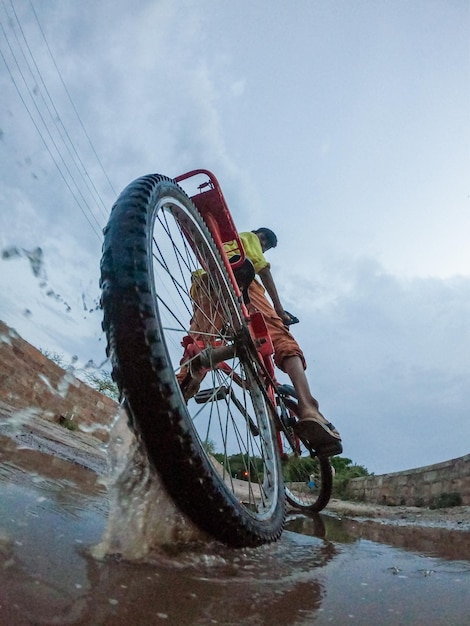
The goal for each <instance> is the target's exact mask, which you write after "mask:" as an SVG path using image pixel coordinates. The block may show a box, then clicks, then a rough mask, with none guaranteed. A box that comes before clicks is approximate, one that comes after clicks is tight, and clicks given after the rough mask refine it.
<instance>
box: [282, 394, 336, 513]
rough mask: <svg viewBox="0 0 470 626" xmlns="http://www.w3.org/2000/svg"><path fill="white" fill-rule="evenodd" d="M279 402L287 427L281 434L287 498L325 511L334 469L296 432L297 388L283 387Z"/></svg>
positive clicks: (310, 507) (298, 505)
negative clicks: (295, 397) (295, 398)
mask: <svg viewBox="0 0 470 626" xmlns="http://www.w3.org/2000/svg"><path fill="white" fill-rule="evenodd" d="M279 391H280V393H279V396H278V405H279V408H280V414H281V421H282V423H283V427H284V429H283V430H281V431H280V433H279V437H280V440H281V447H282V450H283V454H282V459H281V466H282V473H283V478H284V486H285V492H286V498H287V501H288V502H289V504H291V505H292V506H294V507H296V508H298V509H303V510H308V511H316V512H318V511H321V510H322V509H324V508H325V506H326V505H327V504H328V502H329V500H330V497H331V490H332V487H333V470H332V467H331V463H330V459H329V458H328V457H327V456H316V454H315V453H314V452H312V450H311V448H310V447H309V446H308V445H306V443H304V442H302V441H301V440H300V439H299V438H298V437H296V436H295V434H294V431H293V428H292V426H293V425H294V424H295V420H296V409H297V403H296V401H295V400H294V399H292V398H293V397H294V394H295V391H294V389H293V388H291V387H290V386H289V385H282V386H281V387H280V388H279Z"/></svg>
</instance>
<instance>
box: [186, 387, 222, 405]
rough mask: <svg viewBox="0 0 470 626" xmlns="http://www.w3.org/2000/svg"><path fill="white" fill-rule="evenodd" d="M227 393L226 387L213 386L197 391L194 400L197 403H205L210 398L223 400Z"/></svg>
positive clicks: (210, 399)
mask: <svg viewBox="0 0 470 626" xmlns="http://www.w3.org/2000/svg"><path fill="white" fill-rule="evenodd" d="M227 394H228V389H227V387H224V386H223V385H222V386H220V387H218V388H215V387H213V388H212V389H203V390H202V391H198V392H197V394H196V395H195V396H194V400H195V401H196V403H197V404H205V403H206V402H209V401H212V400H225V398H226V397H227Z"/></svg>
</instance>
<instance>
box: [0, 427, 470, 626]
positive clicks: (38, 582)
mask: <svg viewBox="0 0 470 626" xmlns="http://www.w3.org/2000/svg"><path fill="white" fill-rule="evenodd" d="M115 461H116V459H115ZM126 463H127V462H126ZM126 463H125V465H126ZM90 466H93V467H95V466H96V465H94V464H93V463H91V464H90ZM137 478H138V477H137ZM136 480H137V479H136ZM139 481H140V479H139V480H138V481H137V483H138V484H142V485H144V484H145V481H144V482H142V481H140V483H139ZM118 493H119V491H114V492H112V493H111V501H112V499H113V498H116V500H117V499H118V498H117V494H118ZM113 494H114V495H113ZM134 496H135V500H134V501H127V502H122V503H121V505H120V507H118V506H117V502H114V504H112V505H111V507H109V502H110V500H109V493H108V492H107V491H106V490H105V488H104V486H103V484H102V479H101V478H100V477H98V476H97V475H96V474H95V473H94V472H93V471H91V470H90V469H87V468H85V467H82V466H81V465H79V464H76V463H71V462H67V461H65V460H63V459H60V458H57V457H53V456H51V455H49V454H48V455H46V454H43V453H41V452H38V451H34V450H27V449H17V447H16V443H15V442H13V441H11V440H9V439H6V438H1V437H0V564H1V566H0V623H1V624H7V625H8V626H27V625H28V626H31V625H32V624H34V625H40V624H41V625H42V624H48V625H50V624H58V625H66V624H74V625H78V626H80V625H83V626H88V625H95V624H100V625H103V626H105V625H106V626H113V625H116V626H117V625H120V624H132V625H133V626H134V625H136V626H140V625H142V626H143V625H146V626H147V625H152V624H159V623H162V622H163V623H166V624H175V625H178V626H180V625H182V626H184V625H186V624H188V625H189V624H195V625H198V624H201V625H203V624H211V623H218V624H226V625H228V624H233V625H238V624H241V623H243V624H270V625H272V626H278V625H279V626H281V625H289V624H292V625H299V626H301V625H304V626H305V625H307V624H308V625H309V624H312V623H313V622H315V625H316V626H318V625H321V624H327V623H331V622H333V623H339V624H343V623H357V624H379V623H380V624H381V625H384V626H392V625H393V626H394V625H396V624H411V623H426V624H427V626H432V625H433V624H464V623H466V621H465V620H466V619H467V617H468V613H469V611H470V606H469V599H468V593H467V589H468V582H469V577H470V563H469V562H468V561H463V560H462V555H460V557H459V558H460V561H452V562H449V561H444V560H442V559H438V558H435V557H432V558H431V557H428V556H426V555H427V554H430V553H431V552H432V553H433V554H436V551H435V550H434V551H431V550H428V548H429V543H426V542H429V541H438V543H439V547H440V546H443V545H446V542H445V537H444V534H445V531H442V530H439V533H443V535H442V536H441V535H439V538H438V539H436V537H433V538H431V539H430V538H429V537H430V535H429V534H428V533H429V531H433V530H436V529H425V531H422V530H421V529H417V528H413V529H410V528H404V527H399V528H397V527H385V525H384V524H381V523H359V522H355V521H352V520H342V521H341V520H339V519H337V518H334V517H330V516H328V515H322V516H318V515H312V516H306V515H301V514H299V513H294V514H291V515H289V517H288V520H287V523H286V532H285V533H284V534H283V536H282V538H281V540H280V541H279V542H278V543H276V544H272V545H268V546H262V547H259V548H253V549H244V550H233V549H229V548H226V547H224V546H221V545H220V544H217V543H215V542H208V541H206V540H203V539H202V538H201V537H199V541H198V542H195V541H194V540H193V541H192V543H180V544H179V545H175V546H174V548H173V549H172V550H169V549H167V550H166V551H164V550H163V549H162V548H159V547H158V546H157V545H155V544H156V542H153V544H152V543H148V545H146V546H145V550H142V551H141V555H140V557H138V558H137V557H135V558H133V559H132V560H129V558H128V559H126V560H125V559H123V558H118V557H116V556H114V557H113V556H105V553H106V550H104V551H102V556H103V558H101V559H96V558H93V557H92V551H93V548H94V547H96V545H97V544H98V545H99V546H101V547H103V545H108V547H109V544H106V538H108V539H109V537H110V534H109V532H110V531H109V529H110V528H114V529H115V528H116V526H118V527H119V528H120V529H121V531H122V533H124V531H125V525H126V523H127V521H129V520H131V521H132V516H131V517H126V516H125V509H126V507H133V506H136V507H138V506H139V502H138V500H139V499H141V498H142V497H144V498H145V494H142V493H141V492H140V491H139V490H138V489H137V491H136V493H135V494H134ZM145 506H147V505H145ZM147 510H149V509H147ZM119 515H123V520H124V521H123V520H114V521H112V520H111V519H109V518H113V517H114V516H119ZM137 518H138V519H140V520H141V521H142V520H145V519H146V517H145V516H143V517H142V518H140V517H139V516H137ZM110 523H111V524H110ZM163 523H164V518H163ZM156 528H157V527H156V526H155V527H153V528H152V530H153V531H155V530H156ZM144 530H145V529H144ZM135 531H136V529H135V528H134V531H133V532H134V533H135V534H134V540H135V537H137V536H138V533H136V532H135ZM408 531H413V533H412V534H410V535H408V538H405V534H406V533H407V532H408ZM147 532H148V531H147ZM423 532H424V534H423ZM148 534H150V533H148ZM458 535H459V538H460V539H461V542H460V545H461V546H462V545H465V543H462V541H463V537H464V535H465V533H462V534H458ZM111 536H113V535H112V533H111ZM114 536H116V535H114ZM103 537H104V539H103ZM142 537H143V540H144V541H146V535H145V533H144V534H143V535H142ZM411 537H413V542H414V543H413V542H412V541H411ZM423 537H428V539H426V540H424V539H423ZM466 537H468V535H467V536H466ZM193 539H194V537H193ZM382 541H385V542H387V543H388V544H390V545H397V546H399V547H400V548H401V547H406V549H407V550H406V551H405V550H401V549H397V548H392V547H389V546H387V545H382V544H381V543H377V542H382ZM421 541H424V542H425V543H420V542H421ZM454 541H455V539H454ZM99 542H100V543H99ZM417 549H418V550H420V552H422V553H423V554H420V555H416V554H415V553H413V552H411V550H417ZM446 554H447V553H446ZM447 556H449V558H454V557H453V556H452V555H451V554H450V553H449V554H447Z"/></svg>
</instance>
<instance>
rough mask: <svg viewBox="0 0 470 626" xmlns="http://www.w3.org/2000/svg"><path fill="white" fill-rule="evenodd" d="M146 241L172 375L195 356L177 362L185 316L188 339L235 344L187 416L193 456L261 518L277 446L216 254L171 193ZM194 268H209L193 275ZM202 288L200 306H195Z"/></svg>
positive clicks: (270, 502)
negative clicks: (196, 450) (195, 450)
mask: <svg viewBox="0 0 470 626" xmlns="http://www.w3.org/2000/svg"><path fill="white" fill-rule="evenodd" d="M150 245H151V250H152V256H153V277H152V288H153V290H154V294H153V295H154V301H155V302H157V306H158V317H159V321H160V327H161V329H162V333H163V337H164V341H165V344H166V350H167V354H168V359H169V361H170V362H171V364H172V367H173V373H174V375H175V376H177V375H178V374H179V375H180V377H181V375H182V372H185V371H186V376H185V378H186V379H187V375H188V371H187V370H190V371H191V372H192V373H193V375H194V373H195V371H194V370H196V375H197V373H198V372H197V369H198V368H196V367H195V363H197V360H196V359H193V360H191V359H188V361H187V362H183V363H181V359H182V356H183V348H182V346H181V341H182V339H183V338H184V337H185V336H187V335H188V334H189V331H190V321H191V318H195V319H196V320H199V321H200V326H198V327H197V328H196V327H194V324H193V328H192V333H191V336H192V337H193V338H195V339H198V340H200V341H203V342H204V344H205V345H209V344H211V343H212V342H214V341H217V342H218V343H219V344H221V345H232V344H234V345H236V347H237V354H236V355H235V356H232V357H231V358H230V359H227V360H226V361H225V364H226V367H225V366H224V367H223V368H217V369H209V370H208V371H207V373H206V374H205V376H204V378H203V380H202V382H201V384H200V388H199V390H198V393H197V395H196V396H193V397H191V398H189V399H188V401H187V408H186V411H187V419H188V424H190V427H191V428H192V429H193V430H194V434H195V435H196V437H195V440H196V444H195V445H196V446H198V447H199V448H200V450H199V452H200V455H201V456H202V457H203V458H204V459H205V460H206V461H207V462H208V463H209V464H210V466H211V468H212V473H213V478H214V479H215V480H217V481H219V482H220V485H221V487H222V488H223V489H224V490H225V491H226V492H227V493H228V494H229V497H230V498H231V499H232V502H233V503H234V504H236V506H239V507H241V508H242V509H244V511H245V512H246V514H248V515H249V516H252V517H254V518H256V519H259V520H263V519H268V518H269V517H270V516H271V515H272V512H273V510H274V509H275V507H276V503H277V500H278V491H279V488H280V487H279V474H278V464H277V451H276V450H275V448H274V443H273V436H272V431H271V424H270V420H269V418H268V415H267V410H266V405H265V400H264V396H263V393H262V389H261V381H260V379H259V376H258V374H257V367H256V362H255V360H254V359H252V358H250V351H249V350H245V349H244V348H243V339H240V337H243V336H244V333H243V330H244V321H243V316H242V313H241V309H240V306H239V304H238V302H237V299H236V296H235V294H234V292H233V289H232V288H231V286H230V283H229V280H228V277H227V275H226V272H225V271H224V269H223V268H222V267H221V260H220V257H219V256H218V254H217V252H214V245H213V243H212V241H211V240H210V238H209V237H208V236H207V234H206V231H205V228H204V226H201V224H200V223H199V220H198V218H197V217H195V215H194V214H193V212H192V211H190V210H189V209H188V208H187V207H186V206H185V205H184V204H182V203H179V202H178V201H176V200H175V199H174V198H172V197H165V198H162V199H161V200H160V201H159V203H158V205H157V207H156V210H155V212H154V220H153V228H152V237H151V241H150ZM201 266H202V267H204V268H206V269H209V270H210V274H209V273H206V274H205V275H204V274H203V275H202V276H201V274H200V273H199V274H198V273H197V274H196V277H195V278H194V272H197V271H198V270H200V269H201ZM201 294H202V300H203V301H204V303H205V306H203V307H202V306H198V305H197V302H196V305H195V301H196V300H197V301H199V299H201ZM195 299H196V300H195ZM208 303H209V305H210V306H209V309H208V307H207V304H208ZM194 306H195V308H194ZM202 309H204V313H203V311H202ZM208 311H209V313H208V314H207V312H208ZM214 319H216V322H217V323H216V324H214V323H212V321H213V320H214ZM221 321H222V322H223V323H222V324H220V322H221ZM196 378H197V376H196ZM183 389H185V387H183ZM182 404H183V403H182ZM183 406H184V404H183Z"/></svg>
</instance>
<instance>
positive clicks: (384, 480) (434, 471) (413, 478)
mask: <svg viewBox="0 0 470 626" xmlns="http://www.w3.org/2000/svg"><path fill="white" fill-rule="evenodd" d="M345 497H346V498H348V499H351V500H360V501H363V502H371V503H376V504H390V505H406V506H443V505H446V504H448V503H450V504H452V503H453V504H457V503H458V499H460V502H461V504H464V505H470V454H467V455H465V456H462V457H459V458H457V459H450V460H449V461H444V462H443V463H437V464H436V465H427V466H426V467H418V468H416V469H412V470H406V471H404V472H395V473H393V474H384V475H382V476H365V477H362V478H354V479H352V480H351V481H350V482H349V484H348V485H347V489H346V493H345Z"/></svg>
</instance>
